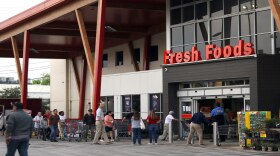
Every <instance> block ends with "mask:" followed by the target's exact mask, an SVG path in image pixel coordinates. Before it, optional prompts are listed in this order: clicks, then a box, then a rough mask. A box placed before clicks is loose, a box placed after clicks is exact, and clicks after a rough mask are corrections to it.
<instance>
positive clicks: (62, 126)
mask: <svg viewBox="0 0 280 156" xmlns="http://www.w3.org/2000/svg"><path fill="white" fill-rule="evenodd" d="M58 115H59V120H60V122H59V123H58V130H59V139H61V140H64V138H65V136H66V134H65V133H66V124H65V120H66V117H65V114H64V111H60V112H59V113H58Z"/></svg>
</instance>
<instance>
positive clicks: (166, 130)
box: [159, 111, 180, 141]
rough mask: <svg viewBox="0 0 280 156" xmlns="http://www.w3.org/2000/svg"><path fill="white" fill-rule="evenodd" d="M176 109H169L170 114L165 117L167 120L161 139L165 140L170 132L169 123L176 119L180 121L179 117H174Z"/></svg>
mask: <svg viewBox="0 0 280 156" xmlns="http://www.w3.org/2000/svg"><path fill="white" fill-rule="evenodd" d="M173 114H174V111H169V113H168V115H167V116H166V117H165V122H164V130H163V133H162V135H161V136H160V137H159V138H160V139H161V140H163V141H164V140H165V139H166V138H167V136H168V132H169V124H170V123H171V122H172V121H173V120H174V121H180V120H179V119H176V118H174V117H173Z"/></svg>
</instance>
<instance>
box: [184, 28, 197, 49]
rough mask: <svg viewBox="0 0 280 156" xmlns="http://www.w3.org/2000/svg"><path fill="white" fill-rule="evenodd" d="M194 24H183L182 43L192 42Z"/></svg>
mask: <svg viewBox="0 0 280 156" xmlns="http://www.w3.org/2000/svg"><path fill="white" fill-rule="evenodd" d="M194 30H195V29H194V24H190V25H186V26H184V44H190V43H194V42H195V41H194Z"/></svg>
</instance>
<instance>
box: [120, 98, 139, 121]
mask: <svg viewBox="0 0 280 156" xmlns="http://www.w3.org/2000/svg"><path fill="white" fill-rule="evenodd" d="M132 110H136V111H138V112H140V111H141V109H140V95H124V96H122V112H123V116H124V115H125V114H127V113H130V112H131V111H132Z"/></svg>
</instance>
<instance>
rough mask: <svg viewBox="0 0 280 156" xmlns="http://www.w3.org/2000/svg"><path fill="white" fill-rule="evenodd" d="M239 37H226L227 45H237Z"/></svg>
mask: <svg viewBox="0 0 280 156" xmlns="http://www.w3.org/2000/svg"><path fill="white" fill-rule="evenodd" d="M237 42H238V39H237V38H232V39H226V40H225V44H224V45H225V46H226V45H233V46H234V45H237Z"/></svg>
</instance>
